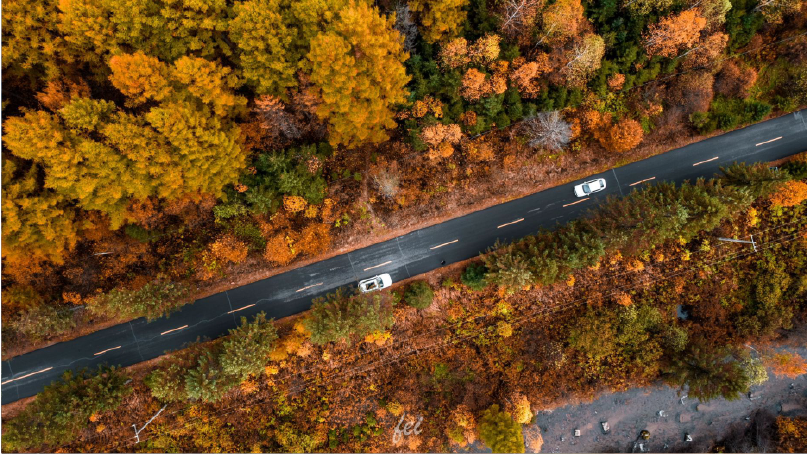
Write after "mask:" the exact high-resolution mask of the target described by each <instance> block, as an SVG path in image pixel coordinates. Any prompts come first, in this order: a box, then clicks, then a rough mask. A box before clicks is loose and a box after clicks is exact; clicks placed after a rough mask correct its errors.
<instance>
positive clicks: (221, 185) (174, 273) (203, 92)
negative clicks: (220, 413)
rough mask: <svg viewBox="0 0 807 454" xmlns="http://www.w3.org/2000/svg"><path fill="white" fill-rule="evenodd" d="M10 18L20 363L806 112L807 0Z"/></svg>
mask: <svg viewBox="0 0 807 454" xmlns="http://www.w3.org/2000/svg"><path fill="white" fill-rule="evenodd" d="M2 17H3V19H2V21H3V24H2V25H3V27H2V29H3V62H2V65H3V84H4V86H5V87H6V90H4V93H3V104H2V108H3V114H4V115H3V116H4V123H3V125H2V127H3V147H4V149H3V157H2V159H3V175H2V180H3V193H2V203H3V229H2V230H3V237H2V243H3V247H2V251H3V252H2V254H3V257H2V260H3V274H2V282H3V303H2V320H3V329H2V336H3V356H4V357H6V358H7V357H9V356H11V355H16V354H19V353H21V352H24V351H28V350H31V349H35V348H37V347H40V346H42V345H43V344H44V343H47V342H53V341H56V340H64V339H67V338H71V337H74V336H76V335H79V334H83V333H87V332H89V331H92V330H94V329H97V328H98V327H101V326H108V325H109V324H112V323H116V322H121V321H124V320H128V319H132V318H135V317H140V316H145V317H149V318H154V317H158V316H160V315H161V314H163V313H166V312H170V311H171V310H173V309H174V308H175V307H177V306H178V305H180V304H184V303H186V302H188V301H191V300H193V299H194V298H195V297H196V296H198V295H199V294H204V293H206V292H207V293H209V292H213V291H219V290H221V289H223V288H225V287H227V286H232V285H239V284H242V283H244V282H247V281H251V280H255V279H258V278H260V277H264V276H266V274H267V273H268V272H270V270H271V269H273V268H277V267H283V266H287V265H290V264H293V263H295V261H300V260H309V259H314V258H316V257H320V256H322V255H323V254H326V253H328V252H329V251H333V250H335V249H337V248H347V247H357V244H356V242H355V238H357V237H361V238H366V239H367V240H366V241H373V239H375V238H378V237H380V236H382V235H385V234H391V233H393V232H399V231H402V230H405V229H411V228H413V227H415V226H416V225H417V224H418V223H422V222H427V221H429V220H434V219H436V218H438V217H440V216H451V215H455V214H457V213H459V212H462V211H463V210H470V209H472V208H473V207H475V206H481V205H490V204H493V203H497V202H498V201H500V200H502V199H504V198H508V197H513V196H515V195H518V194H525V193H528V192H534V191H536V190H538V189H540V188H544V187H548V186H551V185H555V184H559V183H561V182H565V181H568V180H569V179H572V178H576V177H582V176H584V175H587V174H591V173H593V172H594V171H596V170H598V169H602V168H607V167H610V166H613V165H616V164H620V163H625V162H628V161H632V160H636V159H640V158H643V157H646V156H649V155H651V154H654V153H658V152H661V151H664V150H666V149H669V148H671V147H673V146H676V145H680V144H682V143H687V142H689V141H692V140H695V139H697V138H700V137H702V135H704V134H712V133H714V132H716V131H727V130H730V129H733V128H737V127H740V126H743V125H747V124H750V123H754V122H758V121H761V120H762V119H764V118H767V117H769V116H771V115H777V114H780V113H784V112H790V111H793V110H795V109H797V108H799V106H803V105H805V104H807V52H805V48H807V37H805V35H804V32H805V18H807V14H806V13H805V2H804V1H799V0H781V1H776V2H756V1H751V0H734V1H732V2H729V1H727V0H699V1H694V0H692V1H690V0H675V1H664V0H636V1H626V2H599V3H598V2H590V1H581V0H558V1H554V2H544V1H541V0H496V1H483V0H410V1H408V2H406V1H400V2H390V1H381V2H376V3H372V4H371V3H369V2H366V1H363V0H362V1H350V2H348V1H345V0H334V1H328V2H318V1H314V0H300V1H293V2H292V1H289V0H247V1H243V2H240V1H239V2H232V1H219V2H214V3H212V4H204V5H202V4H199V3H198V2H189V1H184V0H183V1H179V2H167V1H161V0H149V1H148V2H146V3H144V4H142V5H141V4H140V3H138V2H133V1H129V0H126V1H119V0H114V1H113V0H99V1H96V2H93V3H92V5H91V6H88V5H86V4H84V3H82V2H56V1H51V0H47V1H46V0H35V1H33V2H32V1H28V0H9V1H5V2H3V15H2ZM369 43H372V45H370V44H369ZM692 190H693V191H696V192H704V197H707V198H709V197H716V195H715V194H712V193H711V192H710V191H711V189H708V188H694V189H692ZM719 197H722V195H720V196H719ZM732 197H733V196H732ZM684 208H686V207H684ZM614 209H616V208H614ZM704 222H710V221H709V220H707V221H704ZM667 228H672V227H669V226H668V227H667ZM566 235H567V239H568V240H572V239H577V238H580V237H586V235H594V236H591V238H594V237H595V236H596V233H591V232H587V231H585V230H574V231H571V230H570V231H569V232H568V233H566ZM592 241H593V240H592ZM658 241H664V240H663V239H660V238H659V239H658ZM591 246H592V247H593V248H597V247H599V246H598V245H597V244H596V241H593V242H592V243H591ZM582 254H584V255H581V256H580V257H578V259H579V260H583V261H585V260H588V259H590V258H592V257H596V256H597V255H598V254H601V252H598V250H596V249H592V250H588V251H586V252H585V253H582ZM506 260H510V259H509V258H507V259H506ZM564 260H565V259H564ZM560 265H562V266H561V268H559V269H557V270H550V273H549V274H548V275H546V276H543V277H542V279H545V280H547V279H549V280H551V279H554V278H555V277H557V276H559V275H562V274H564V273H566V272H567V268H568V267H569V266H573V265H574V263H572V262H568V263H565V264H560ZM491 266H493V264H491ZM541 266H543V265H541ZM546 266H550V267H551V266H552V264H551V263H547V264H546ZM563 267H567V268H563ZM497 269H498V268H496V267H495V266H494V269H493V274H491V276H490V278H491V280H490V282H489V283H491V284H497V285H498V283H499V281H501V279H509V281H508V283H509V285H508V288H511V289H512V288H515V287H514V286H516V287H517V286H518V284H520V283H521V282H527V281H530V280H531V278H530V277H529V276H527V273H524V272H521V271H518V270H516V271H513V272H512V273H511V274H512V276H510V277H505V276H504V275H503V274H502V273H499V272H498V271H497ZM466 281H468V282H475V283H473V284H471V285H473V286H475V287H476V288H479V289H480V290H479V291H482V290H481V288H482V285H483V284H484V283H485V282H487V281H484V280H480V279H479V275H478V273H477V274H474V273H470V274H468V275H467V276H464V277H463V278H462V282H466ZM410 299H412V300H413V301H415V300H417V303H416V304H419V305H425V304H426V303H425V301H426V298H425V297H424V294H421V295H420V296H418V297H416V298H414V299H413V298H410ZM404 301H406V302H407V304H410V301H409V300H407V299H406V298H404ZM423 310H424V311H425V310H427V309H426V308H425V306H424V309H423Z"/></svg>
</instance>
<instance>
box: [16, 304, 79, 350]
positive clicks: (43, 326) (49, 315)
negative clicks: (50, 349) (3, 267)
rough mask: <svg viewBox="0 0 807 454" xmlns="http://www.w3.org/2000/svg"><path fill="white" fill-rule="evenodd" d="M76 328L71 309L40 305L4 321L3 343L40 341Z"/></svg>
mask: <svg viewBox="0 0 807 454" xmlns="http://www.w3.org/2000/svg"><path fill="white" fill-rule="evenodd" d="M3 297H4V298H5V295H3ZM75 326H76V324H75V322H74V320H73V313H72V311H70V309H65V308H56V307H53V306H47V305H38V306H35V307H33V308H32V309H29V310H25V311H21V312H20V313H18V314H15V315H13V316H9V317H8V318H7V319H6V320H3V343H4V344H5V343H7V342H8V343H11V342H14V341H15V340H17V341H26V340H27V341H29V342H30V341H39V340H43V339H47V338H49V337H53V336H58V335H59V334H62V333H65V332H67V331H69V330H71V329H73V328H74V327H75Z"/></svg>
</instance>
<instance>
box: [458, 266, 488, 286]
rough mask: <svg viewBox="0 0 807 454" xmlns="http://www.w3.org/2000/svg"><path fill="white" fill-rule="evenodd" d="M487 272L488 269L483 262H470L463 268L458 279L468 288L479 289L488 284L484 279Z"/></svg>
mask: <svg viewBox="0 0 807 454" xmlns="http://www.w3.org/2000/svg"><path fill="white" fill-rule="evenodd" d="M487 274H488V269H487V267H485V264H484V263H472V264H470V265H468V266H467V267H466V268H465V271H464V272H463V273H462V277H461V278H460V279H461V280H462V283H463V284H465V286H466V287H468V288H469V289H471V290H475V291H480V290H484V289H485V288H486V287H487V286H488V281H487V280H486V279H485V277H486V276H487Z"/></svg>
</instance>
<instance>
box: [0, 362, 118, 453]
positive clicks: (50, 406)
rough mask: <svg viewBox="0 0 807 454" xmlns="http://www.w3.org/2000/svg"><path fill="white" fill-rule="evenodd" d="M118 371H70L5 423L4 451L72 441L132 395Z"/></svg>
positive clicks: (108, 369) (109, 369)
mask: <svg viewBox="0 0 807 454" xmlns="http://www.w3.org/2000/svg"><path fill="white" fill-rule="evenodd" d="M128 379H129V377H127V376H126V375H124V374H122V373H121V372H120V371H119V370H117V369H115V368H101V369H99V370H98V372H97V373H88V372H87V371H86V370H81V371H78V372H72V371H67V372H65V373H64V374H63V375H62V378H61V379H60V380H58V381H55V382H53V383H51V384H50V385H48V386H46V387H45V389H44V390H43V391H42V392H41V393H39V394H38V395H37V398H36V400H35V401H33V402H31V403H30V404H29V405H28V406H27V407H25V410H23V411H22V413H20V414H19V415H18V416H17V417H15V418H14V419H11V420H8V421H5V422H4V423H3V451H20V450H34V451H36V450H37V448H40V447H43V446H55V445H59V444H62V443H66V442H68V441H70V440H72V439H73V438H74V437H75V436H76V435H77V434H78V432H79V431H80V430H81V429H83V428H84V427H85V426H86V425H87V422H88V420H89V417H90V416H91V415H92V414H93V413H100V412H105V411H111V410H114V409H116V408H118V406H119V405H120V403H121V400H122V399H123V398H124V397H125V396H127V395H128V394H129V393H131V392H132V388H131V387H130V386H126V381H127V380H128Z"/></svg>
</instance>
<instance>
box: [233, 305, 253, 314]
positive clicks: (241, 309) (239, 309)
mask: <svg viewBox="0 0 807 454" xmlns="http://www.w3.org/2000/svg"><path fill="white" fill-rule="evenodd" d="M252 306H254V304H248V305H246V306H244V307H239V308H238V309H233V310H231V311H230V312H227V313H228V314H232V313H233V312H238V311H243V310H244V309H248V308H250V307H252Z"/></svg>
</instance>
